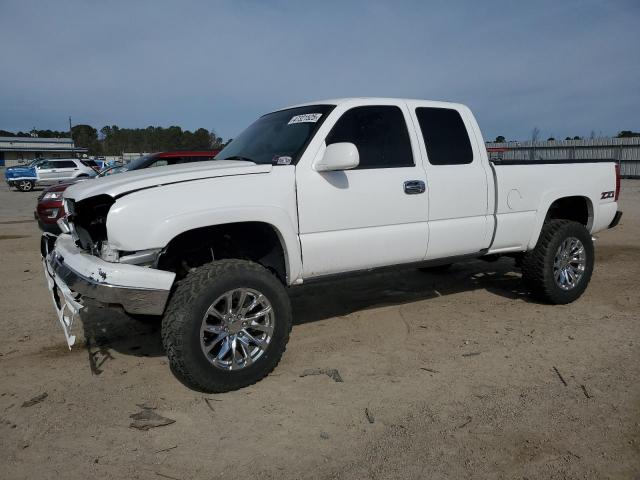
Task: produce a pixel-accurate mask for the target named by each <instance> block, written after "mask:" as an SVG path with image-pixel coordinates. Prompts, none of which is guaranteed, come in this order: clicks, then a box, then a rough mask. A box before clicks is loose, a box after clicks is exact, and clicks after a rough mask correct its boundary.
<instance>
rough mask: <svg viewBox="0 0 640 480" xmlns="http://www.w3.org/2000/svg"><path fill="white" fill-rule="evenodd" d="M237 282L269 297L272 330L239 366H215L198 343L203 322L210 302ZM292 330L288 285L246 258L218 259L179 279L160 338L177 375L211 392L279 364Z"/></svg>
mask: <svg viewBox="0 0 640 480" xmlns="http://www.w3.org/2000/svg"><path fill="white" fill-rule="evenodd" d="M235 288H253V289H255V290H258V291H259V292H261V293H262V294H263V295H264V296H265V297H267V298H268V300H269V302H270V303H271V305H272V307H273V311H274V314H275V325H274V330H273V336H272V339H271V342H270V343H269V346H268V347H267V349H266V351H265V352H264V354H263V355H262V356H261V357H260V358H259V359H258V360H257V361H255V363H253V364H252V365H249V366H247V367H245V368H242V369H240V370H235V371H226V370H221V369H219V368H216V367H215V366H213V365H212V364H211V363H210V362H209V361H208V360H207V358H206V357H205V354H204V353H203V352H202V349H201V347H200V326H201V322H202V319H203V316H204V314H205V312H206V311H207V309H208V308H209V306H210V305H211V303H212V302H213V301H214V300H215V299H216V298H218V297H219V296H220V295H222V294H223V293H225V292H227V291H229V290H232V289H235ZM290 331H291V304H290V301H289V297H288V295H287V291H286V289H285V287H284V285H282V283H281V282H280V281H279V280H278V278H277V277H276V276H275V275H273V274H272V273H271V272H270V271H269V270H267V269H266V268H264V267H263V266H261V265H259V264H257V263H254V262H250V261H247V260H235V259H230V260H218V261H215V262H211V263H208V264H206V265H203V266H201V267H199V268H196V269H194V270H193V271H191V272H190V273H189V274H188V275H187V276H186V277H185V278H184V279H183V280H181V281H180V283H179V284H178V287H177V289H176V291H175V292H174V294H173V296H172V298H171V300H170V301H169V305H168V307H167V310H166V312H165V316H164V318H163V320H162V343H163V346H164V349H165V351H166V353H167V357H168V359H169V365H170V367H171V370H172V371H173V373H174V375H176V377H178V379H179V380H180V381H182V382H183V383H184V384H185V385H187V386H188V387H190V388H193V389H195V390H199V391H202V392H207V393H221V392H229V391H231V390H237V389H239V388H242V387H246V386H249V385H252V384H254V383H256V382H257V381H259V380H261V379H262V378H264V377H265V376H267V375H268V374H269V373H271V372H272V371H273V369H274V368H275V367H276V366H277V365H278V362H279V361H280V358H282V355H283V353H284V351H285V349H286V346H287V342H288V340H289V333H290Z"/></svg>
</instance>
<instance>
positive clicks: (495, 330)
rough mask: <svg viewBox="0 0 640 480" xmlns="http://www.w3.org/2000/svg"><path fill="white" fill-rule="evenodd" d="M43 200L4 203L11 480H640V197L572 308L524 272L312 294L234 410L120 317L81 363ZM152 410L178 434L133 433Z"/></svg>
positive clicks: (5, 442) (362, 282) (0, 234)
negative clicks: (55, 269)
mask: <svg viewBox="0 0 640 480" xmlns="http://www.w3.org/2000/svg"><path fill="white" fill-rule="evenodd" d="M37 194H38V192H32V193H20V192H16V191H9V189H8V188H7V187H6V185H4V184H3V185H2V186H1V187H0V265H1V273H2V274H1V275H0V306H1V307H2V315H0V464H1V465H2V467H1V470H0V478H6V479H9V478H11V479H14V478H25V479H26V478H29V479H35V478H38V479H39V478H56V479H60V478H65V479H75V478H88V477H96V478H107V479H112V478H113V479H121V478H140V479H156V480H158V479H160V480H162V479H193V478H198V479H199V478H207V479H213V478H227V479H229V478H247V479H249V478H260V479H270V478H274V479H275V478H277V479H280V478H318V479H324V478H336V479H363V478H374V479H391V478H403V479H413V478H416V479H417V478H425V479H426V478H429V479H439V478H451V479H459V478H479V479H492V478H505V479H525V478H528V479H540V478H542V479H547V478H558V479H560V478H562V479H565V478H568V479H573V478H576V479H577V478H580V479H582V478H588V479H594V478H640V382H639V381H638V380H639V378H640V362H639V360H640V325H639V323H638V320H639V316H640V295H639V294H638V289H639V288H640V283H639V282H638V278H640V242H639V239H640V181H632V180H628V181H623V190H622V197H621V202H620V203H621V208H622V209H623V210H624V212H625V213H624V217H623V220H622V224H621V225H620V226H619V227H618V228H616V229H615V230H612V231H607V232H603V233H601V234H599V235H598V240H597V243H596V256H597V258H596V268H595V272H594V275H593V279H592V281H591V285H590V286H589V288H588V290H587V292H586V294H585V295H584V296H583V297H582V298H581V299H580V300H578V301H577V302H575V303H574V304H571V305H567V306H548V305H541V304H538V303H534V302H531V301H530V300H529V299H528V298H527V296H526V295H525V294H524V292H523V290H522V284H521V280H520V275H519V274H518V273H517V272H515V271H514V270H513V262H512V261H510V260H507V259H503V260H500V261H498V262H495V263H485V262H480V261H478V262H473V263H470V264H466V265H456V266H454V268H453V269H452V270H451V271H450V272H449V273H446V274H439V275H435V274H424V273H421V272H418V271H412V270H410V271H405V272H399V273H398V272H396V273H385V274H377V275H374V276H371V277H364V278H357V279H350V280H345V281H339V282H336V283H333V284H329V285H326V284H325V285H316V286H309V287H301V288H300V289H297V290H294V291H292V292H291V293H292V301H293V306H294V318H295V326H294V327H293V331H292V334H291V340H290V343H289V347H288V350H287V352H286V353H285V355H284V358H283V360H282V362H281V363H280V365H279V366H278V368H277V369H276V371H275V372H274V373H273V374H272V375H270V376H269V377H267V378H266V379H265V380H263V381H261V382H259V383H257V384H256V385H254V386H251V387H249V388H246V389H244V390H241V391H237V392H233V393H228V394H222V395H203V394H201V393H197V392H194V391H191V390H188V389H187V388H185V387H184V386H183V385H182V384H180V383H179V382H178V381H177V380H176V379H175V378H174V377H173V375H172V374H171V372H170V371H169V368H168V366H167V360H166V357H165V356H164V353H163V351H162V348H161V344H160V334H159V330H158V326H157V325H154V324H145V323H140V322H138V321H136V320H133V319H131V318H129V317H127V316H126V315H124V314H123V313H118V312H115V311H110V310H105V309H98V308H96V307H95V306H91V305H89V306H88V307H87V308H86V310H85V311H84V314H83V316H82V322H80V324H79V325H77V332H78V333H79V334H80V337H83V336H84V338H86V343H85V342H83V341H82V340H81V341H80V342H79V344H78V345H77V346H75V347H74V348H73V350H72V351H69V350H68V348H67V346H66V343H65V341H64V336H63V334H62V330H61V329H60V327H59V325H58V323H57V320H56V317H55V313H54V310H53V308H52V306H51V298H50V296H49V293H48V292H47V290H46V287H45V280H44V277H43V274H42V267H41V263H40V258H39V252H38V242H39V231H38V228H37V224H36V223H35V222H34V221H33V215H32V211H33V207H34V204H35V198H36V196H37ZM83 331H84V335H82V333H83ZM311 368H333V369H337V370H338V371H339V373H340V376H341V377H342V379H343V382H341V383H340V382H336V381H334V380H333V379H332V378H330V377H329V376H327V375H319V376H318V375H315V376H305V377H301V374H302V373H303V372H304V371H305V370H306V369H311ZM565 383H566V384H565ZM45 393H46V397H44V398H43V394H45ZM34 397H35V399H34ZM30 399H34V401H33V402H32V403H33V405H30V406H29V403H28V401H29V400H30ZM25 402H27V403H26V404H25ZM139 405H143V406H145V407H155V410H152V411H153V412H155V413H157V414H158V415H160V416H162V417H166V418H169V419H172V420H175V422H174V423H172V424H170V425H166V426H161V427H157V428H153V429H150V430H148V431H141V430H137V429H134V428H131V427H130V424H131V422H132V421H133V420H132V419H131V418H130V415H132V414H135V413H138V412H141V411H143V410H145V409H144V408H142V407H140V406H139Z"/></svg>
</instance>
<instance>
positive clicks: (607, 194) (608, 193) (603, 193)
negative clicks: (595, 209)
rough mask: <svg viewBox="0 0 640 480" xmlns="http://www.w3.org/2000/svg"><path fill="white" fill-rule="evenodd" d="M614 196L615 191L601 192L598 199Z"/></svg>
mask: <svg viewBox="0 0 640 480" xmlns="http://www.w3.org/2000/svg"><path fill="white" fill-rule="evenodd" d="M614 196H615V192H602V195H601V196H600V200H604V199H605V198H613V197H614Z"/></svg>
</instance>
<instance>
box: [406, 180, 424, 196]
mask: <svg viewBox="0 0 640 480" xmlns="http://www.w3.org/2000/svg"><path fill="white" fill-rule="evenodd" d="M425 190H426V186H425V184H424V182H423V181H422V180H407V181H406V182H404V193H406V194H407V195H417V194H419V193H424V192H425Z"/></svg>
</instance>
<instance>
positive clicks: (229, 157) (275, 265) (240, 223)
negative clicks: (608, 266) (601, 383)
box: [41, 98, 621, 392]
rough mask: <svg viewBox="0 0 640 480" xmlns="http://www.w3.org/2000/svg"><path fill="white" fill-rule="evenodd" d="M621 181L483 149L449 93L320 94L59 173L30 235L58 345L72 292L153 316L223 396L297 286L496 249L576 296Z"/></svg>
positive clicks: (605, 164) (193, 379)
mask: <svg viewBox="0 0 640 480" xmlns="http://www.w3.org/2000/svg"><path fill="white" fill-rule="evenodd" d="M619 189H620V183H619V175H617V168H616V165H615V163H614V162H613V161H592V160H589V161H582V160H571V161H557V162H550V161H492V162H490V161H489V159H488V157H487V152H486V149H485V146H484V142H483V139H482V135H481V133H480V129H479V127H478V124H477V123H476V120H475V119H474V117H473V114H472V113H471V111H470V110H469V109H468V108H467V107H465V106H464V105H460V104H455V103H443V102H432V101H424V100H404V99H387V98H348V99H339V100H327V101H321V102H314V103H308V104H304V105H299V106H294V107H290V108H286V109H283V110H278V111H276V112H273V113H269V114H266V115H264V116H262V117H260V118H259V119H258V120H257V121H256V122H255V123H253V124H252V125H251V126H249V127H248V128H247V129H246V130H245V131H244V132H243V133H242V134H241V135H239V136H238V137H237V138H236V139H235V140H233V142H231V143H230V144H229V145H228V146H227V147H226V148H225V149H224V150H222V151H221V152H220V153H219V154H218V155H217V157H216V160H213V161H209V162H202V163H195V164H192V165H179V166H169V167H162V168H154V169H149V170H141V171H134V172H128V173H124V174H121V175H115V176H112V177H106V178H100V179H96V180H92V181H88V182H82V183H79V184H77V185H74V186H72V187H70V188H69V189H68V190H66V192H65V194H64V197H65V199H66V200H65V208H66V212H67V216H66V218H63V219H61V220H60V222H59V223H60V226H61V228H62V230H63V232H65V233H63V234H62V235H60V236H59V237H58V238H57V239H56V238H55V237H52V236H49V235H46V234H45V236H44V237H43V240H42V245H41V247H42V254H43V257H44V266H45V270H46V276H47V279H48V282H49V286H50V289H51V292H52V296H53V298H54V303H55V305H56V310H57V312H58V318H59V320H60V323H61V324H62V326H63V328H64V331H65V335H66V336H67V341H68V342H69V346H71V344H72V343H73V340H74V338H75V337H74V336H73V335H72V334H71V326H72V323H73V320H74V318H75V317H76V316H77V314H78V312H79V310H80V309H81V308H82V306H83V303H84V302H85V299H92V300H94V301H98V302H100V303H102V304H110V305H118V306H121V307H122V308H124V310H125V311H127V312H129V313H132V314H151V315H163V319H162V339H163V343H164V347H165V349H166V352H167V355H168V358H169V361H170V364H171V367H172V370H173V372H175V374H176V375H177V376H178V377H179V378H180V379H181V380H182V381H183V382H184V383H186V384H187V385H189V386H192V387H193V388H196V389H199V390H202V391H208V392H223V391H228V390H233V389H237V388H240V387H243V386H247V385H250V384H252V383H254V382H256V381H258V380H260V379H261V378H263V377H264V376H265V375H267V374H268V373H269V372H271V371H272V370H273V369H274V368H275V366H276V365H277V363H278V362H279V360H280V358H281V356H282V354H283V352H284V350H285V346H286V343H287V341H288V338H289V331H290V329H291V324H292V318H291V308H290V304H289V299H288V294H287V288H288V287H293V286H295V285H300V284H302V283H306V282H310V281H314V280H321V279H325V280H326V279H330V278H333V277H334V276H335V275H343V274H352V273H355V272H362V271H371V270H374V269H377V268H386V267H391V266H395V267H404V268H406V267H418V268H430V267H431V268H433V267H442V266H446V265H449V264H451V263H453V262H459V261H462V260H468V259H476V258H482V257H485V258H489V259H492V258H495V257H496V256H500V255H508V256H512V257H514V258H515V259H516V265H517V266H519V267H520V268H521V269H522V274H523V280H524V282H525V284H526V285H527V286H528V288H529V290H530V291H531V293H532V294H534V295H535V296H536V297H537V298H538V299H540V300H542V301H546V302H550V303H568V302H571V301H573V300H575V299H577V298H578V297H579V296H580V295H581V294H582V293H583V292H584V290H585V288H586V287H587V284H588V283H589V279H590V277H591V273H592V271H593V262H594V248H593V242H592V236H591V235H592V234H593V233H595V232H598V231H600V230H603V229H606V228H611V227H613V226H615V225H616V224H617V223H618V221H619V219H620V216H621V212H618V210H617V199H618V193H619ZM328 301H330V299H328Z"/></svg>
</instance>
